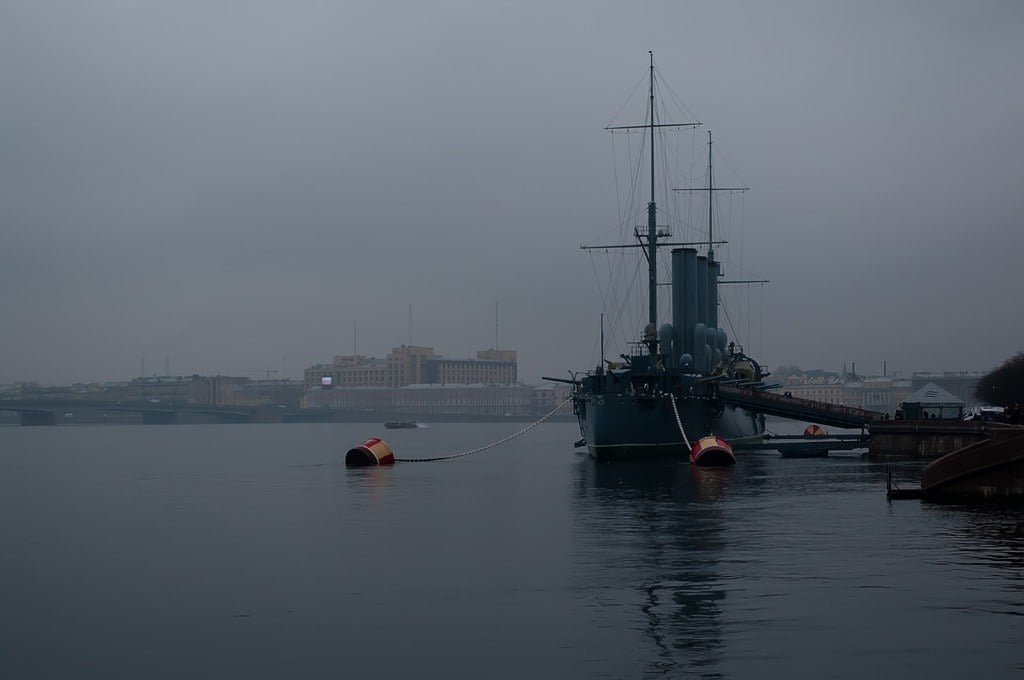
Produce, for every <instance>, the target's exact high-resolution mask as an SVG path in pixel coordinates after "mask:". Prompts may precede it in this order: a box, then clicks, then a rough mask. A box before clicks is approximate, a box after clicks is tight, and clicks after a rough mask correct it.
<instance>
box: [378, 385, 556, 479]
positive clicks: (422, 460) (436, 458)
mask: <svg viewBox="0 0 1024 680" xmlns="http://www.w3.org/2000/svg"><path fill="white" fill-rule="evenodd" d="M570 401H572V397H571V396H569V397H566V398H565V399H564V400H563V401H562V403H560V404H559V405H558V406H556V407H555V408H553V409H551V410H550V411H548V412H547V413H545V414H544V415H543V416H541V419H540V420H537V421H535V422H532V423H530V424H529V425H527V426H526V427H524V428H522V429H521V430H519V431H517V432H513V433H512V434H510V435H509V436H507V437H504V438H502V439H499V440H498V441H496V442H491V443H490V444H485V445H484V446H478V447H476V448H475V449H470V450H468V451H463V452H461V453H453V454H451V455H449V456H434V457H432V458H398V457H396V458H395V460H396V461H400V462H402V463H433V462H436V461H439V460H454V459H456V458H462V457H464V456H469V455H472V454H474V453H482V452H484V451H487V450H488V449H493V448H494V447H496V446H501V445H502V444H505V443H507V442H510V441H512V440H513V439H515V438H516V437H519V436H521V435H524V434H526V433H527V432H529V431H530V430H532V429H533V428H535V427H537V426H538V425H540V424H541V423H543V422H544V421H545V420H547V419H548V418H550V417H551V416H553V415H555V413H557V412H558V411H559V409H561V408H562V407H563V406H565V405H566V404H568V403H569V402H570Z"/></svg>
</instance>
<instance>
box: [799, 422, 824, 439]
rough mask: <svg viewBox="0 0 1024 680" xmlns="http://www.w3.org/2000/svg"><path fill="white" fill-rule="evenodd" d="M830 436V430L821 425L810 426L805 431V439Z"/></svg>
mask: <svg viewBox="0 0 1024 680" xmlns="http://www.w3.org/2000/svg"><path fill="white" fill-rule="evenodd" d="M827 435H828V430H826V429H825V428H823V427H822V426H821V425H808V426H807V427H806V428H805V429H804V436H805V437H825V436H827Z"/></svg>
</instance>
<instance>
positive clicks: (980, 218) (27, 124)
mask: <svg viewBox="0 0 1024 680" xmlns="http://www.w3.org/2000/svg"><path fill="white" fill-rule="evenodd" d="M1022 36H1024V4H1022V3H1020V2H1019V1H1017V0H1007V1H1005V2H972V3H965V2H941V1H928V2H902V3H900V2H897V3H893V2H871V1H858V2H821V1H817V0H815V1H808V2H794V1H787V2H777V3H763V2H742V3H740V2H714V3H709V2H702V3H697V2H680V1H677V2H646V3H645V2H631V3H623V2H581V1H578V2H556V1H551V0H545V1H544V2H528V1H517V2H480V1H479V0H474V1H472V2H470V1H465V2H462V1H459V2H455V1H450V2H445V1H442V2H438V1H434V2H422V1H415V2H411V1H410V2H387V1H386V0H380V1H376V0H375V1H373V2H339V1H327V0H324V1H320V2H316V1H312V0H289V1H288V2H284V1H281V2H261V1H257V0H245V1H241V0H239V1H228V0H224V1H222V2H211V1H210V0H202V1H198V0H197V1H195V2H189V1H182V0H178V1H175V2H156V1H153V2H143V1H130V0H107V1H98V0H97V1H89V0H74V1H70V0H69V1H68V2H57V1H40V0H26V1H24V2H16V1H12V0H6V1H4V2H0V383H6V382H12V381H16V380H30V379H34V380H39V381H41V382H44V383H56V384H63V383H70V382H75V381H97V380H110V379H127V378H131V377H133V376H136V375H138V374H139V372H140V368H141V367H140V360H141V359H142V358H145V362H146V373H147V374H152V373H163V371H164V364H165V358H167V357H169V360H170V368H171V372H172V373H173V374H192V373H204V374H207V373H208V374H213V373H220V374H233V375H238V374H248V375H252V376H254V377H256V376H258V375H259V374H260V372H262V371H263V370H265V369H273V370H278V371H282V372H281V373H278V374H275V376H276V377H282V376H284V375H287V376H289V377H299V376H300V375H301V371H302V368H303V367H305V366H309V365H311V364H314V363H318V362H329V361H330V360H331V357H332V356H333V355H334V354H341V353H350V352H351V351H352V350H353V347H354V344H355V342H356V334H355V333H354V326H356V325H358V351H359V352H360V353H362V354H369V355H375V356H378V357H383V356H384V355H385V354H386V353H387V352H388V350H389V348H391V347H393V346H396V345H400V344H402V343H406V342H408V341H409V339H410V323H409V318H410V311H409V310H410V306H411V310H412V313H411V317H412V323H411V338H412V341H413V342H414V343H415V344H424V345H430V346H433V347H435V349H436V350H437V351H439V352H441V353H443V354H444V355H446V356H452V357H465V356H472V355H473V354H474V353H475V351H476V350H477V349H482V348H487V347H491V346H493V345H494V343H495V303H497V305H498V316H499V328H498V340H499V343H500V344H501V345H502V346H503V347H507V348H512V349H516V350H518V351H519V358H520V375H521V377H522V378H523V379H525V380H528V381H535V380H537V379H538V378H539V377H540V376H541V375H558V376H564V375H566V371H568V370H578V369H584V368H587V367H592V366H593V365H594V364H595V363H596V361H597V349H596V348H597V343H596V338H597V334H598V329H599V321H598V319H599V315H600V314H601V312H602V294H601V291H602V290H604V286H605V285H606V284H605V283H603V282H601V281H600V278H599V277H598V276H597V274H600V273H601V272H602V267H604V266H605V264H606V260H605V258H607V257H608V256H606V255H590V254H587V253H585V252H582V251H581V250H580V249H579V247H578V246H579V245H581V244H584V243H592V242H595V241H599V240H600V238H599V237H601V235H602V234H605V233H607V232H608V231H609V229H612V228H614V227H615V225H616V224H618V222H619V220H620V219H621V217H620V210H621V205H620V200H619V199H618V198H617V186H618V185H619V184H621V183H622V180H623V176H624V175H623V172H624V170H623V168H622V167H619V168H618V169H616V168H615V163H614V162H613V161H614V160H616V158H618V154H619V153H620V151H621V149H622V148H623V147H622V146H621V143H620V142H619V141H615V139H614V137H618V136H611V135H609V134H608V133H607V132H605V131H603V129H602V128H603V127H604V126H605V125H606V124H608V122H609V121H610V120H612V119H613V117H615V115H616V112H617V111H618V110H619V107H620V106H622V105H623V102H625V101H626V100H627V97H628V96H629V94H630V92H631V91H632V89H633V88H634V86H635V85H636V84H637V83H638V82H640V80H641V79H642V78H643V77H644V74H645V71H646V67H647V59H648V55H647V52H648V50H653V51H654V53H655V60H656V63H657V67H658V70H659V72H660V74H661V75H662V76H663V77H664V78H665V81H666V83H667V85H668V86H670V87H671V88H672V91H673V92H674V93H675V94H676V95H677V96H678V97H679V98H680V99H681V101H682V102H683V103H684V104H685V106H686V107H687V109H688V110H689V111H691V112H692V113H693V115H695V116H697V117H698V118H699V119H700V121H701V122H702V123H703V124H704V127H703V128H699V129H698V131H696V132H687V133H682V134H684V135H690V136H691V137H692V139H693V140H695V141H693V142H685V143H684V148H687V149H690V148H691V147H692V148H693V149H697V150H698V151H700V150H701V148H702V145H703V143H704V140H705V138H706V131H707V130H712V131H713V132H714V135H715V139H716V150H720V151H721V153H722V155H723V158H724V159H725V160H726V161H727V163H723V166H722V171H723V172H724V173H732V174H733V175H734V176H735V177H736V178H738V179H737V180H736V181H742V182H743V183H745V184H747V185H749V186H750V187H751V191H750V192H749V193H747V194H746V195H745V196H744V197H743V200H742V207H738V205H736V204H735V203H734V202H735V200H738V199H734V198H723V200H725V201H726V202H727V203H726V205H727V207H728V208H729V209H730V210H732V212H731V213H730V214H728V215H726V214H724V213H723V217H727V218H728V224H724V225H723V229H726V231H728V232H729V233H727V234H725V235H726V236H728V238H729V239H730V243H729V245H728V246H727V247H726V248H725V250H723V256H724V257H725V258H726V262H727V267H728V268H729V269H728V271H727V273H728V274H730V275H733V276H734V277H735V276H740V275H742V276H743V277H745V278H763V279H770V280H771V284H770V285H769V286H767V287H765V288H764V289H762V288H761V287H751V288H750V289H746V288H741V289H734V290H732V292H730V293H729V294H728V295H727V296H726V300H725V301H726V303H727V304H728V309H727V311H728V315H729V318H730V320H731V321H732V322H733V325H734V326H735V328H734V329H728V328H727V330H736V331H737V332H738V333H739V334H740V335H741V336H743V337H739V338H738V339H739V340H740V341H741V342H742V343H743V344H744V345H745V346H746V348H747V349H748V351H749V352H750V353H752V354H754V355H755V356H756V357H758V358H759V359H760V360H761V361H762V363H766V364H767V365H768V366H770V367H775V366H777V365H779V364H798V365H800V366H803V367H805V368H811V367H821V368H829V369H835V370H838V369H840V368H841V367H842V364H843V362H853V361H855V362H857V369H858V371H859V372H861V373H881V370H882V362H883V361H887V363H888V367H889V370H890V371H894V370H896V371H903V372H907V373H909V372H911V371H914V370H947V369H977V370H987V369H989V368H992V367H993V366H995V365H997V364H999V363H1001V362H1002V361H1003V360H1004V359H1005V358H1007V357H1008V356H1010V355H1011V354H1013V353H1015V352H1017V351H1019V350H1021V349H1024V315H1022V314H1020V313H1019V310H1018V307H1019V305H1018V292H1019V291H1020V290H1022V289H1024V262H1022V246H1024V134H1022V131H1021V130H1022V123H1024V76H1022V74H1024V39H1022ZM628 113H629V111H626V112H624V114H623V115H628ZM623 122H637V121H636V120H631V121H623ZM687 144H689V145H690V146H686V145H687ZM627 147H628V144H627ZM616 149H619V150H620V151H617V150H616ZM691 160H692V159H690V158H688V159H687V162H690V161H691ZM625 172H628V168H627V169H626V170H625ZM727 176H728V175H723V181H732V180H725V179H724V178H725V177H727ZM643 222H644V218H643V216H642V215H641V217H640V218H639V220H638V221H637V222H636V223H638V224H642V223H643ZM641 281H642V278H641ZM637 305H638V307H639V309H640V313H639V315H638V316H639V317H642V316H643V309H645V306H644V305H645V303H644V302H643V299H642V298H641V299H640V300H639V301H638V303H637ZM625 330H627V331H628V332H629V333H636V334H639V332H640V330H641V329H640V328H639V327H637V328H629V329H625ZM623 337H624V336H623ZM616 342H618V341H616ZM624 349H625V348H624V347H619V346H614V347H609V353H611V354H617V353H618V352H619V351H624ZM247 372H248V373H247Z"/></svg>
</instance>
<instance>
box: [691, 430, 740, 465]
mask: <svg viewBox="0 0 1024 680" xmlns="http://www.w3.org/2000/svg"><path fill="white" fill-rule="evenodd" d="M690 462H691V463H693V464H694V465H701V466H703V467H729V466H732V465H735V464H736V456H735V454H733V452H732V446H731V445H730V444H729V442H727V441H725V440H724V439H722V438H721V437H715V436H709V437H703V438H701V439H700V440H698V441H697V443H696V444H694V445H693V448H692V449H690Z"/></svg>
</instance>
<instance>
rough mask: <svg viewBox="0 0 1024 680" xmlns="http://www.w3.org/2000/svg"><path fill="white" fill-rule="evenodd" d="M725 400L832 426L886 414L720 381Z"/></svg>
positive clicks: (850, 424)
mask: <svg viewBox="0 0 1024 680" xmlns="http://www.w3.org/2000/svg"><path fill="white" fill-rule="evenodd" d="M718 396H719V397H720V398H721V399H722V401H724V402H726V403H728V404H732V405H734V406H740V407H743V408H745V409H748V410H750V411H757V412H758V413H764V414H765V415H770V416H777V417H779V418H788V419H790V420H801V421H805V422H811V423H819V424H821V425H831V426H832V427H845V428H857V427H864V426H866V425H868V424H870V423H872V422H875V421H880V420H883V419H884V418H885V414H883V413H878V412H876V411H867V410H864V409H859V408H852V407H850V406H840V405H838V404H828V403H825V402H822V401H814V400H812V399H801V398H799V397H787V396H784V395H781V394H775V393H772V392H764V391H761V390H753V389H749V388H746V387H737V386H736V385H727V384H726V385H723V384H720V385H718Z"/></svg>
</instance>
